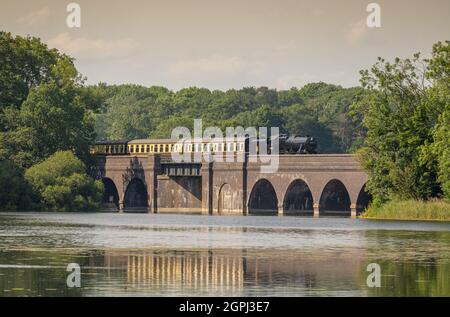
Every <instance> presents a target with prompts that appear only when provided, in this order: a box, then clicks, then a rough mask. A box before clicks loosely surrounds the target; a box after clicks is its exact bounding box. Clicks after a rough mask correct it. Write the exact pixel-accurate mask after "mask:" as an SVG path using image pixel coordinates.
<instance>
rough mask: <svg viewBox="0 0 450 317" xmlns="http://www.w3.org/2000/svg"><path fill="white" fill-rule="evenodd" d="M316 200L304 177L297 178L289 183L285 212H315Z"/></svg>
mask: <svg viewBox="0 0 450 317" xmlns="http://www.w3.org/2000/svg"><path fill="white" fill-rule="evenodd" d="M313 205H314V200H313V196H312V192H311V190H310V189H309V186H308V184H307V183H306V182H305V181H304V180H302V179H296V180H294V181H293V182H291V184H289V187H288V189H287V190H286V194H285V195H284V201H283V213H284V214H287V215H289V214H311V215H312V214H313V213H314V207H313Z"/></svg>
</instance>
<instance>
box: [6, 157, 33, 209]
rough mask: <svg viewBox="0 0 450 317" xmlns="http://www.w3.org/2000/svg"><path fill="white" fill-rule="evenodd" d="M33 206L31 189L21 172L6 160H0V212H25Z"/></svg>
mask: <svg viewBox="0 0 450 317" xmlns="http://www.w3.org/2000/svg"><path fill="white" fill-rule="evenodd" d="M32 205H33V194H32V191H31V187H30V186H29V184H28V182H27V181H26V180H25V178H24V177H23V174H22V173H21V171H20V170H19V169H18V168H17V167H16V166H15V165H14V164H13V163H12V162H11V161H8V160H0V210H15V209H20V210H25V209H28V208H31V207H32Z"/></svg>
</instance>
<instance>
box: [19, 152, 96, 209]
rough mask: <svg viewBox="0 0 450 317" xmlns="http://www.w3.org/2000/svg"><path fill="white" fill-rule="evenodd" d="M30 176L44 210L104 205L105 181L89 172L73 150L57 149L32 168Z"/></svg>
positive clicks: (28, 172) (27, 175) (93, 207)
mask: <svg viewBox="0 0 450 317" xmlns="http://www.w3.org/2000/svg"><path fill="white" fill-rule="evenodd" d="M25 177H26V179H27V180H28V181H29V182H30V184H31V185H32V187H33V189H34V190H35V191H36V192H37V193H38V194H39V196H40V200H41V203H42V205H43V208H44V209H47V210H54V211H90V210H96V209H98V208H99V207H100V203H101V199H102V195H103V184H102V182H101V181H95V180H94V179H92V178H91V177H90V176H88V175H87V174H86V167H85V165H84V164H83V162H82V161H81V160H80V159H78V158H77V157H76V156H75V155H74V154H73V153H72V152H70V151H64V152H56V153H55V154H53V155H52V156H50V157H49V158H48V159H47V160H45V161H43V162H42V163H39V164H36V165H34V166H32V167H31V168H29V169H28V170H27V171H26V173H25Z"/></svg>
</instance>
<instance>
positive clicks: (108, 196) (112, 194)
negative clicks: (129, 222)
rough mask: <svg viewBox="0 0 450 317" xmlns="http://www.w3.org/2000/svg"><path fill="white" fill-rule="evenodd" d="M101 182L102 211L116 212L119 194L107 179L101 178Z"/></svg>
mask: <svg viewBox="0 0 450 317" xmlns="http://www.w3.org/2000/svg"><path fill="white" fill-rule="evenodd" d="M102 182H103V186H104V188H105V191H104V192H103V198H102V209H103V210H115V211H117V210H118V209H119V192H118V190H117V186H116V184H114V181H113V180H112V179H111V178H108V177H104V178H102Z"/></svg>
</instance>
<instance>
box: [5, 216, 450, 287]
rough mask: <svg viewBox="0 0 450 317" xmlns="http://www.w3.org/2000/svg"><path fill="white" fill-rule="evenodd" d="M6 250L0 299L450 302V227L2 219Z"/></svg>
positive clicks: (297, 220) (202, 219) (281, 220)
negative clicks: (374, 273) (375, 268)
mask: <svg viewBox="0 0 450 317" xmlns="http://www.w3.org/2000/svg"><path fill="white" fill-rule="evenodd" d="M0 241H1V243H0V296H167V295H170V296H221V295H225V296H450V223H432V222H397V221H373V220H372V221H371V220H362V219H348V218H319V219H313V218H305V217H219V216H217V217H210V216H196V215H192V216H188V215H161V214H159V215H155V214H112V213H111V214H107V213H94V214H92V213H91V214H87V213H1V214H0ZM69 263H78V264H79V265H80V266H81V273H82V274H81V288H68V287H67V285H66V278H67V275H68V274H69V272H67V271H66V268H67V264H69ZM369 263H378V264H379V265H380V267H381V287H379V288H369V287H368V286H367V283H366V279H367V276H368V274H369V273H370V272H367V265H368V264H369Z"/></svg>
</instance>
